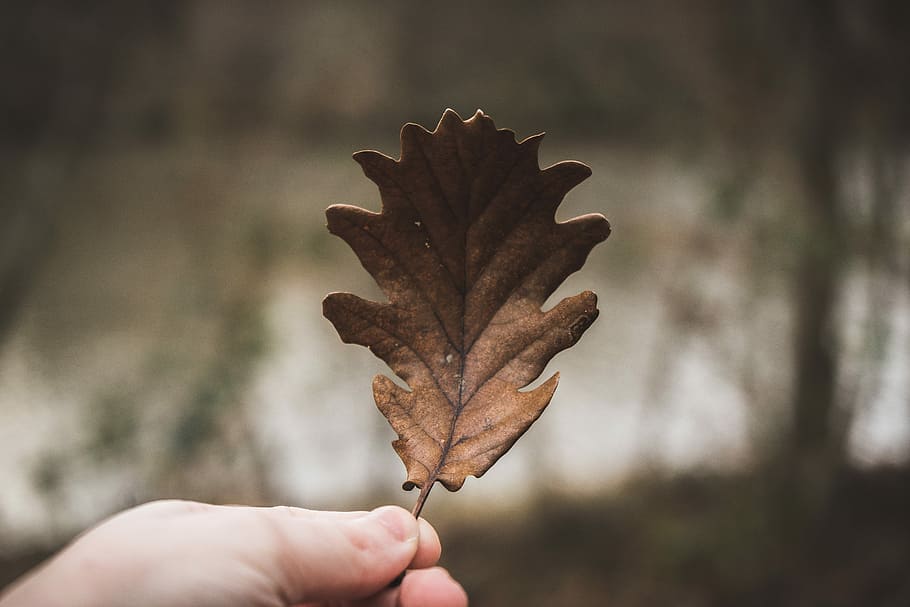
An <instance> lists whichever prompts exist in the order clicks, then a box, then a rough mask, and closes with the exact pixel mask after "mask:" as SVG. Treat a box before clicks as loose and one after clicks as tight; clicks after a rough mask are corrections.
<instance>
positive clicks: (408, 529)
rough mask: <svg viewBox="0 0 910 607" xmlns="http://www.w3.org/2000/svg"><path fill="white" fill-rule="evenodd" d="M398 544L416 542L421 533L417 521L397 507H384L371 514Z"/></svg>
mask: <svg viewBox="0 0 910 607" xmlns="http://www.w3.org/2000/svg"><path fill="white" fill-rule="evenodd" d="M370 516H373V517H376V519H377V521H378V522H379V524H380V525H382V526H383V527H385V529H386V531H388V532H389V535H391V536H392V537H393V538H395V540H396V541H398V542H416V541H417V536H418V533H419V531H418V530H419V527H418V525H417V521H416V520H415V519H414V518H413V517H411V515H409V514H408V513H407V512H405V511H404V510H402V509H401V508H396V507H395V506H382V507H381V508H377V509H376V510H373V511H372V512H371V513H370Z"/></svg>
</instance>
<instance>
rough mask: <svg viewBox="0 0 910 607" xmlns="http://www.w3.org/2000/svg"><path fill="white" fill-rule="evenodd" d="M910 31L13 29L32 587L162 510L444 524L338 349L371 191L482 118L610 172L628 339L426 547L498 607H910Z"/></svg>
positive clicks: (18, 561)
mask: <svg viewBox="0 0 910 607" xmlns="http://www.w3.org/2000/svg"><path fill="white" fill-rule="evenodd" d="M908 31H910V5H908V4H906V3H901V2H887V1H879V0H873V1H868V2H851V1H846V0H844V1H836V0H831V1H828V2H810V1H790V0H742V1H739V2H725V1H722V0H691V1H684V2H676V3H670V2H662V1H660V0H637V1H636V2H618V1H614V2H561V3H555V2H547V3H545V2H537V1H513V2H496V3H481V2H473V1H468V2H459V3H445V2H434V1H428V2H403V1H388V2H367V1H361V2H329V1H309V2H291V1H274V2H268V3H263V2H253V1H249V2H240V1H227V0H225V1H217V0H188V1H184V2H175V1H170V0H154V1H153V0H149V1H146V2H136V1H131V2H121V1H118V0H108V1H95V2H87V1H86V2H70V1H64V0H60V1H57V2H53V1H50V2H49V1H43V0H41V1H34V2H27V1H20V2H15V1H14V2H4V3H3V5H2V8H0V32H2V33H0V46H2V52H0V73H2V78H3V88H2V93H0V155H2V159H0V160H2V161H0V585H2V584H5V583H6V582H8V581H9V580H11V579H13V578H14V577H15V576H16V575H17V574H18V573H20V572H21V571H23V570H24V569H25V568H27V567H29V566H30V565H32V564H34V563H35V562H37V561H39V560H40V559H41V558H43V557H44V556H46V555H47V554H49V553H50V552H51V551H53V550H54V549H56V548H57V547H59V546H60V545H61V544H62V543H65V542H66V541H68V540H69V539H70V538H72V537H73V535H74V534H76V533H77V532H78V531H79V530H81V529H82V528H84V527H85V526H86V525H90V524H92V523H94V522H96V521H98V520H99V519H101V518H103V517H104V516H106V515H107V514H109V513H111V512H114V511H116V510H119V509H121V508H124V507H128V506H130V505H133V504H136V503H139V502H143V501H146V500H149V499H154V498H159V497H183V498H192V499H201V500H210V501H215V502H231V503H255V504H274V503H286V504H294V505H302V506H310V507H319V508H358V509H363V508H370V507H373V506H376V505H378V504H381V503H398V504H402V505H404V506H406V507H409V506H410V505H411V503H412V502H413V500H414V498H415V497H416V496H415V495H414V494H408V493H405V492H403V491H401V490H400V483H401V482H402V481H403V479H404V470H403V466H402V465H401V463H400V462H399V461H398V459H397V457H396V456H395V454H394V452H393V451H392V449H391V447H390V446H389V442H390V441H391V440H392V439H393V438H394V436H393V433H392V431H391V430H390V428H389V427H388V426H387V424H386V422H385V420H384V419H383V418H382V416H381V415H380V414H379V413H378V411H376V409H375V407H374V405H373V403H372V399H371V395H370V379H371V377H372V376H373V375H374V374H375V373H377V372H385V369H384V368H383V365H382V363H380V362H379V361H377V360H376V359H374V358H373V357H372V356H371V355H370V353H369V352H368V351H367V350H366V349H363V348H358V347H356V346H346V345H343V344H341V343H340V341H339V340H338V338H337V336H336V335H335V333H334V331H333V329H332V327H331V325H330V324H329V323H328V322H327V321H325V320H324V319H323V318H322V316H321V305H320V303H321V299H322V297H323V296H324V295H325V294H326V293H328V292H329V291H335V290H347V291H352V292H355V293H358V294H360V295H364V296H374V297H379V294H378V292H377V289H376V288H375V286H374V285H373V284H372V281H371V279H370V277H369V276H368V275H367V274H366V272H365V271H364V270H363V269H362V268H361V267H360V266H359V264H358V263H357V261H356V259H355V257H354V255H353V254H352V253H351V252H350V251H349V250H348V249H347V247H346V246H345V245H344V243H342V242H341V241H340V240H338V239H334V238H332V237H331V236H330V235H329V234H328V232H327V231H326V230H325V228H324V218H323V210H324V208H325V207H326V206H328V205H329V204H332V203H337V202H346V203H353V204H358V205H361V206H365V207H367V208H371V209H377V208H378V204H379V198H378V193H377V191H376V190H375V187H374V186H373V184H372V183H371V182H369V181H368V180H367V179H366V178H365V177H364V176H363V175H362V173H361V172H360V170H359V167H358V166H357V165H356V164H355V163H354V162H353V161H351V159H350V154H351V153H352V152H354V151H356V150H358V149H362V148H372V149H378V150H380V151H383V152H386V153H388V154H390V155H392V156H397V154H398V130H399V128H400V127H401V125H402V124H404V123H405V122H417V123H419V124H422V125H424V126H426V127H428V128H431V129H432V128H433V126H434V125H435V124H436V122H437V120H438V119H439V117H440V115H441V114H442V111H443V110H444V109H446V108H447V107H452V108H454V109H455V110H457V111H458V112H460V114H461V115H462V116H463V117H465V118H467V117H469V116H470V115H471V114H473V112H474V111H475V110H476V109H477V108H482V109H483V110H484V111H485V112H487V113H488V114H490V115H491V116H492V117H493V118H494V120H495V121H496V122H497V125H498V126H499V127H506V128H510V129H513V130H515V131H516V133H517V134H518V136H519V137H526V136H529V135H532V134H535V133H537V132H539V131H547V132H548V133H549V135H548V137H547V139H546V140H545V142H544V144H543V148H542V152H541V153H542V158H541V164H542V165H548V164H552V163H554V162H557V161H559V160H563V159H577V160H582V161H584V162H586V163H587V164H589V165H590V166H591V167H592V168H593V171H594V175H593V177H592V178H591V179H589V180H588V181H586V182H585V183H584V184H582V185H581V186H579V187H578V188H577V189H576V190H574V191H573V192H571V193H570V194H569V196H568V197H567V200H566V202H565V203H564V205H563V207H562V209H561V211H560V217H561V218H568V217H571V216H574V215H577V214H579V213H583V212H602V213H604V214H605V215H606V216H607V217H608V218H609V219H610V220H611V222H612V224H613V227H614V232H613V235H612V236H611V238H610V239H609V240H608V241H607V242H606V243H605V244H603V245H601V246H599V247H598V248H596V249H595V250H594V252H593V253H592V255H591V257H590V260H589V263H588V265H587V266H586V267H585V268H584V269H583V270H582V271H581V272H579V273H578V274H576V275H575V276H573V277H571V278H570V279H569V281H567V283H566V285H565V286H564V287H563V288H561V289H560V291H559V292H558V293H557V294H556V296H554V301H555V300H556V299H557V298H558V297H561V296H565V295H568V294H571V293H574V292H577V291H579V290H582V289H585V288H593V289H594V290H596V291H597V292H598V294H599V295H600V300H601V306H600V307H601V316H600V319H599V320H598V322H597V323H595V325H594V326H593V327H592V328H591V329H590V330H589V332H588V333H587V334H586V335H585V337H584V338H583V339H582V340H581V342H580V343H579V344H578V345H577V346H576V347H575V348H573V349H572V350H571V351H567V352H564V353H563V354H561V355H559V356H557V357H556V359H555V360H554V361H553V362H552V363H551V365H550V367H549V368H548V370H547V371H546V372H545V374H544V377H549V375H550V374H552V372H553V371H555V370H559V371H560V372H561V373H562V380H561V384H560V387H559V390H558V391H557V393H556V396H555V398H554V400H553V402H552V404H551V406H550V408H549V409H548V410H547V412H546V413H545V414H544V415H543V417H542V418H541V419H540V421H539V422H538V423H537V424H536V425H535V426H534V427H533V428H532V429H531V430H530V431H529V432H528V434H527V435H526V436H525V437H523V438H522V439H521V440H520V441H519V442H518V444H517V445H516V446H515V447H514V448H513V450H512V451H511V452H510V453H509V454H508V455H507V456H506V457H505V458H503V460H502V461H500V462H499V463H497V465H496V466H494V467H493V469H492V470H491V471H490V472H489V473H488V474H487V475H486V476H485V477H484V478H483V479H481V480H476V479H469V481H468V482H467V483H466V485H465V487H464V488H463V489H462V491H460V492H459V493H457V494H448V493H446V492H445V491H443V490H442V489H437V491H434V493H433V495H432V497H431V499H430V500H429V502H428V506H427V508H426V509H425V511H424V514H425V516H426V517H427V518H429V519H430V520H432V521H433V522H434V523H435V524H436V525H437V527H438V528H439V530H440V533H441V536H442V538H443V542H444V546H445V555H444V557H443V563H444V564H445V565H446V566H448V567H449V568H450V569H451V570H452V571H453V573H454V574H455V576H456V577H458V578H459V579H461V580H462V581H463V582H464V584H465V586H466V587H467V589H468V591H469V592H470V594H471V596H472V599H473V603H472V604H474V605H480V606H485V605H496V606H507V605H573V606H585V605H592V606H593V605H597V606H600V605H616V606H637V605H680V606H708V605H731V604H735V605H830V606H836V605H882V606H887V605H895V606H896V605H907V604H910V577H908V576H907V571H908V570H910V541H908V538H910V466H908V460H910V191H908V183H907V177H908V175H910V173H908V169H910V167H908V144H910V69H908V66H910V36H908V35H907V32H908Z"/></svg>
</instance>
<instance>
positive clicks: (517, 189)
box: [323, 110, 610, 513]
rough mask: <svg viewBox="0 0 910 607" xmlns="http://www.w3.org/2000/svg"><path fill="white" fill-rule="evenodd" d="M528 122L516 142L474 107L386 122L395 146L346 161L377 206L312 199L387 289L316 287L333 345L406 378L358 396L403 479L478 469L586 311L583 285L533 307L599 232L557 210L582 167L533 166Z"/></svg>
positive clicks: (514, 435)
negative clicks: (388, 443)
mask: <svg viewBox="0 0 910 607" xmlns="http://www.w3.org/2000/svg"><path fill="white" fill-rule="evenodd" d="M542 137H543V135H542V134H541V135H535V136H533V137H529V138H527V139H525V140H523V141H521V142H516V140H515V134H514V133H513V132H512V131H509V130H505V129H497V128H496V127H495V125H494V124H493V121H492V120H491V119H490V117H489V116H486V115H485V114H484V113H483V112H481V111H480V110H478V111H477V113H476V114H475V115H474V116H473V117H472V118H470V119H469V120H465V121H463V120H462V119H461V118H460V117H459V116H458V114H456V113H455V112H454V111H452V110H446V112H445V113H444V114H443V116H442V119H441V120H440V121H439V125H438V126H437V127H436V130H434V131H433V132H429V131H427V130H426V129H424V128H423V127H421V126H419V125H416V124H406V125H405V126H404V127H403V128H402V130H401V158H400V159H399V160H393V159H392V158H389V157H388V156H385V155H383V154H380V153H378V152H374V151H363V152H357V153H356V154H355V155H354V159H355V160H356V161H357V162H358V163H360V165H361V167H362V168H363V171H364V173H365V174H366V176H367V177H369V178H370V179H371V180H372V181H374V182H375V183H376V184H377V185H378V186H379V192H380V195H381V197H382V211H381V212H380V213H372V212H369V211H366V210H364V209H360V208H357V207H353V206H348V205H333V206H331V207H329V209H328V210H327V211H326V217H327V218H328V228H329V230H330V231H331V232H332V233H333V234H336V235H338V236H340V237H341V238H343V239H344V240H345V241H346V242H347V243H348V244H349V245H350V246H351V248H352V249H353V250H354V252H355V253H356V254H357V256H358V257H359V258H360V262H361V263H362V264H363V266H364V268H366V270H367V271H368V272H369V273H370V274H371V275H372V276H373V277H374V278H375V280H376V282H377V283H378V284H379V287H380V288H381V289H382V291H383V292H384V293H385V294H386V296H387V297H388V302H387V303H376V302H372V301H367V300H364V299H361V298H359V297H357V296H355V295H352V294H350V293H331V294H330V295H328V296H327V297H326V298H325V301H324V302H323V311H324V314H325V316H326V318H328V319H329V320H330V321H331V322H332V324H334V325H335V328H336V329H337V331H338V334H339V335H340V336H341V339H342V340H343V341H344V342H346V343H355V344H360V345H363V346H367V347H368V348H369V349H370V350H371V351H372V352H373V353H374V354H375V355H376V356H378V357H379V358H381V359H382V360H384V361H385V362H386V363H387V364H388V365H389V367H391V369H392V370H393V371H394V372H395V373H396V374H397V375H398V376H399V377H400V378H401V379H402V380H404V381H405V382H406V383H407V385H408V386H409V388H410V390H407V389H404V388H401V387H399V386H398V385H396V384H395V383H394V382H392V380H390V379H389V378H387V377H385V376H383V375H377V376H376V377H375V378H374V380H373V396H374V398H375V400H376V404H377V406H378V407H379V409H380V411H382V413H383V414H384V415H385V416H386V418H388V420H389V423H390V424H391V425H392V428H393V429H394V430H395V431H396V432H397V433H398V440H396V441H394V442H393V443H392V444H393V446H394V448H395V451H397V452H398V455H399V456H400V457H401V459H402V461H403V462H404V464H405V466H406V468H407V481H406V482H405V483H404V488H405V489H412V488H413V487H415V486H417V487H420V488H421V492H420V497H419V498H418V502H417V505H416V506H415V509H414V510H415V513H419V511H420V509H421V508H422V506H423V502H424V501H425V499H426V496H427V494H428V493H429V490H430V488H431V487H432V485H433V483H435V482H436V481H439V482H440V483H442V484H443V485H444V486H445V487H446V488H447V489H449V490H450V491H455V490H457V489H459V488H460V487H461V486H462V484H463V483H464V481H465V477H466V476H468V475H474V476H476V477H479V476H481V475H482V474H483V473H484V472H486V471H487V469H489V467H490V466H492V465H493V463H494V462H495V461H496V460H497V459H499V458H500V457H501V456H502V455H503V454H504V453H505V452H506V451H507V450H508V449H509V448H510V447H511V446H512V445H513V444H514V443H515V441H516V440H518V438H519V437H520V436H521V435H522V434H523V433H524V432H525V431H526V430H527V429H528V427H529V426H530V425H531V424H532V423H533V422H534V420H536V419H537V418H538V417H539V416H540V414H541V413H542V412H543V410H544V408H545V407H546V406H547V404H548V403H549V402H550V399H551V398H552V396H553V392H554V390H555V389H556V384H557V381H558V379H559V374H558V373H557V374H555V375H554V376H553V377H551V378H550V379H548V380H547V381H546V382H544V383H543V384H542V385H540V386H539V387H537V388H536V389H534V390H530V391H527V392H523V391H521V388H524V387H526V386H527V385H528V384H530V383H531V382H532V381H534V380H535V379H536V378H537V377H538V376H539V375H540V373H541V372H542V371H543V369H544V366H545V365H546V364H547V362H548V361H549V360H550V359H551V358H552V357H553V356H554V355H555V354H556V353H557V352H560V351H561V350H564V349H566V348H568V347H570V346H572V345H573V344H575V342H576V341H578V339H579V338H580V337H581V335H582V333H584V331H585V330H586V329H587V328H588V327H589V326H590V325H591V323H592V322H593V321H594V319H595V318H596V317H597V313H598V311H597V306H596V304H597V297H596V296H595V295H594V293H592V292H590V291H585V292H584V293H580V294H578V295H575V296H573V297H568V298H566V299H564V300H562V301H561V302H560V303H559V304H557V305H556V306H555V307H553V308H552V309H551V310H549V311H547V312H543V311H541V307H542V306H543V304H544V301H545V300H546V299H547V298H548V297H549V296H550V295H551V294H552V293H553V291H554V290H555V289H556V288H557V287H558V286H559V285H560V284H561V283H562V282H563V281H564V280H565V279H566V277H567V276H568V275H569V274H571V273H573V272H575V271H576V270H578V269H579V268H581V267H582V265H583V264H584V262H585V259H586V258H587V256H588V253H589V252H590V251H591V249H592V248H593V247H594V245H596V244H597V243H599V242H601V241H603V240H604V239H606V238H607V236H608V235H609V233H610V224H609V223H608V222H607V220H606V219H605V218H604V217H603V216H602V215H599V214H590V215H584V216H582V217H577V218H575V219H572V220H570V221H566V222H563V223H557V222H556V220H555V213H556V208H557V207H558V206H559V204H560V203H561V202H562V199H563V197H564V196H565V194H566V193H567V192H568V191H569V190H570V189H572V188H573V187H575V186H576V185H577V184H579V183H580V182H581V181H583V180H584V179H586V178H587V177H588V176H589V175H590V174H591V170H590V169H589V168H588V167H587V166H585V165H584V164H581V163H579V162H573V161H566V162H560V163H558V164H555V165H553V166H551V167H548V168H546V169H543V170H541V169H540V168H539V166H538V160H537V150H538V147H539V145H540V142H541V139H542Z"/></svg>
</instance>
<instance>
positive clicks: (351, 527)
mask: <svg viewBox="0 0 910 607" xmlns="http://www.w3.org/2000/svg"><path fill="white" fill-rule="evenodd" d="M440 552H441V547H440V543H439V537H438V536H437V535H436V531H435V530H434V529H433V527H432V526H430V524H429V523H427V522H426V521H425V520H423V519H420V520H419V521H418V520H417V519H415V518H414V517H413V516H411V515H410V514H409V513H408V512H407V511H406V510H404V509H402V508H398V507H395V506H384V507H382V508H377V509H376V510H373V511H371V512H321V511H315V510H304V509H302V508H291V507H277V508H252V507H245V506H213V505H210V504H201V503H198V502H186V501H178V500H169V501H159V502H151V503H149V504H144V505H142V506H138V507H136V508H132V509H130V510H126V511H124V512H121V513H120V514H117V515H115V516H113V517H111V518H109V519H108V520H106V521H104V522H103V523H101V524H100V525H98V526H96V527H94V528H92V529H90V530H89V531H87V532H85V533H84V534H82V535H81V536H80V537H78V538H77V539H76V540H74V541H73V542H72V543H71V544H70V545H69V546H67V547H66V548H64V549H63V550H62V551H61V552H60V553H59V554H57V555H56V556H55V557H53V558H51V559H50V560H49V561H48V562H47V563H45V564H44V565H41V566H39V567H38V568H36V569H35V570H34V571H32V572H30V573H28V574H26V575H25V576H24V577H23V578H22V579H20V580H19V581H17V582H16V583H14V584H13V585H12V586H10V587H9V588H7V589H6V591H5V592H4V593H3V594H2V595H0V607H25V606H33V605H42V606H45V607H57V606H60V607H63V606H66V607H83V606H86V607H87V606H89V605H91V606H93V607H119V606H121V605H122V606H124V607H126V606H129V607H290V606H305V607H348V606H349V607H465V606H466V605H467V604H468V600H467V595H466V594H465V592H464V590H463V589H462V588H461V586H460V585H459V584H458V583H457V582H456V581H454V580H453V579H452V578H451V577H449V574H448V573H447V572H446V571H445V570H444V569H442V568H440V567H435V566H434V565H435V564H436V562H437V560H438V559H439V555H440ZM405 569H407V570H408V573H407V575H406V576H405V577H404V580H403V582H402V583H401V585H400V586H398V587H394V588H390V587H389V582H391V581H392V580H393V579H395V578H396V576H398V574H399V573H401V572H402V571H404V570H405Z"/></svg>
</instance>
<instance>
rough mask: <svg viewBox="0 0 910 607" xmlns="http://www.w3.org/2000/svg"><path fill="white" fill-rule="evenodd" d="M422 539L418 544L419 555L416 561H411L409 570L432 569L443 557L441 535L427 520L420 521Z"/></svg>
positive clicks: (416, 556) (415, 558) (417, 554)
mask: <svg viewBox="0 0 910 607" xmlns="http://www.w3.org/2000/svg"><path fill="white" fill-rule="evenodd" d="M417 523H418V526H419V529H420V537H419V539H418V544H417V553H416V554H415V555H414V560H413V561H411V564H410V566H409V569H425V568H427V567H432V566H433V565H435V564H436V563H437V562H438V561H439V557H440V556H441V555H442V544H441V543H440V541H439V535H438V534H437V533H436V529H434V528H433V525H431V524H430V523H429V522H427V520H426V519H423V518H421V519H418V521H417Z"/></svg>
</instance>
